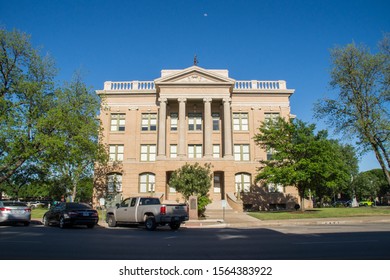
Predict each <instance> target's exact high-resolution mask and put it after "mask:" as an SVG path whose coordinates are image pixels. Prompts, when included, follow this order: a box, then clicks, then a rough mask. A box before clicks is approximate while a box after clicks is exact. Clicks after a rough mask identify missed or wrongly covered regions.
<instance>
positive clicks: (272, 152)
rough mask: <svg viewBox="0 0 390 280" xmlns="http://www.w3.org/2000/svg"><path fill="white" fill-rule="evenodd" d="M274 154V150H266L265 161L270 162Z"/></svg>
mask: <svg viewBox="0 0 390 280" xmlns="http://www.w3.org/2000/svg"><path fill="white" fill-rule="evenodd" d="M274 153H275V149H273V148H268V149H267V160H271V159H272V156H273V154H274Z"/></svg>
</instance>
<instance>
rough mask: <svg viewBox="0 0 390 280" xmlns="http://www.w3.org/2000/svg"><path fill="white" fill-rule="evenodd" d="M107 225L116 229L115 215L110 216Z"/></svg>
mask: <svg viewBox="0 0 390 280" xmlns="http://www.w3.org/2000/svg"><path fill="white" fill-rule="evenodd" d="M107 224H108V226H109V227H116V220H115V217H114V215H108V217H107Z"/></svg>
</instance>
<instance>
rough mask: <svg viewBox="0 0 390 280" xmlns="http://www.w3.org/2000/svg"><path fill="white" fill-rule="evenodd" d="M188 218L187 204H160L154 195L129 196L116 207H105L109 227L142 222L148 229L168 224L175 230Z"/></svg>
mask: <svg viewBox="0 0 390 280" xmlns="http://www.w3.org/2000/svg"><path fill="white" fill-rule="evenodd" d="M187 220H188V205H187V204H161V202H160V199H158V198H155V197H129V198H126V199H125V200H123V201H122V202H121V203H120V204H119V203H118V204H117V205H116V207H112V208H109V209H107V215H106V221H107V224H108V226H109V227H115V226H116V225H117V224H143V225H145V227H146V229H148V230H155V229H156V227H157V226H164V225H169V226H170V227H171V229H173V230H176V229H179V228H180V225H181V224H182V223H183V222H184V221H187Z"/></svg>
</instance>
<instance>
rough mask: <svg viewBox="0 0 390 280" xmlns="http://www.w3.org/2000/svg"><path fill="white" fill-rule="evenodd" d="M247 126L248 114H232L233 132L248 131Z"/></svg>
mask: <svg viewBox="0 0 390 280" xmlns="http://www.w3.org/2000/svg"><path fill="white" fill-rule="evenodd" d="M248 124H249V120H248V113H233V130H235V131H248V130H249V126H248Z"/></svg>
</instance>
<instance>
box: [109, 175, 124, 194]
mask: <svg viewBox="0 0 390 280" xmlns="http://www.w3.org/2000/svg"><path fill="white" fill-rule="evenodd" d="M107 185H108V186H107V188H108V192H109V193H113V192H114V191H116V192H122V175H120V174H111V175H108V176H107Z"/></svg>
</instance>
